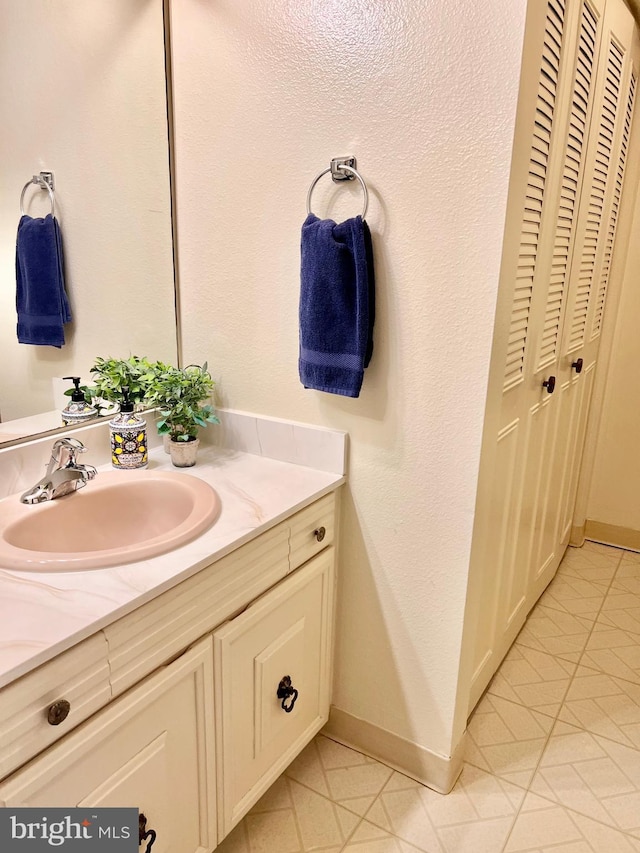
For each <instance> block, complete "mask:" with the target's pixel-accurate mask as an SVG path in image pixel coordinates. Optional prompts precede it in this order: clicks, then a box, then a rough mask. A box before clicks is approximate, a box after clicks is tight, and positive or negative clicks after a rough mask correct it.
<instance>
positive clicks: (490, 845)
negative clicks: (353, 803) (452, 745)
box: [382, 764, 525, 853]
mask: <svg viewBox="0 0 640 853" xmlns="http://www.w3.org/2000/svg"><path fill="white" fill-rule="evenodd" d="M420 796H421V798H422V802H423V804H424V806H425V808H426V810H427V813H428V815H429V818H430V819H431V822H432V824H433V825H434V826H435V828H436V833H437V835H438V838H439V839H440V842H441V844H442V846H443V847H444V849H445V850H446V851H447V853H494V851H499V850H502V847H503V845H504V842H505V841H506V838H507V835H508V834H509V830H510V829H511V827H512V826H513V823H514V821H515V818H516V814H517V812H518V809H519V808H520V805H521V804H522V801H523V799H524V796H525V791H524V790H523V789H522V788H518V787H516V786H515V785H510V784H509V783H508V782H505V781H503V780H500V779H498V778H496V777H495V776H493V775H491V774H489V773H485V772H484V771H482V770H479V769H478V768H477V767H473V766H471V765H468V764H467V765H465V766H464V768H463V771H462V774H461V775H460V778H459V779H458V782H457V783H456V786H455V788H454V789H453V791H452V792H451V793H450V794H448V795H447V796H443V795H442V794H438V793H437V792H435V791H431V790H429V789H428V788H422V789H421V791H420ZM382 797H384V792H383V794H382Z"/></svg>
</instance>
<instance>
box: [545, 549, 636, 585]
mask: <svg viewBox="0 0 640 853" xmlns="http://www.w3.org/2000/svg"><path fill="white" fill-rule="evenodd" d="M623 553H624V552H623V551H621V550H620V549H619V548H612V547H610V546H608V545H598V544H596V543H595V542H585V543H584V545H583V546H582V548H567V552H566V554H565V556H564V558H563V560H562V563H561V564H560V568H559V569H558V573H559V574H561V575H571V576H573V577H577V578H581V579H582V580H587V581H599V582H608V581H610V580H611V579H612V578H613V576H614V574H615V572H616V569H617V567H618V565H619V563H620V559H621V557H622V555H623Z"/></svg>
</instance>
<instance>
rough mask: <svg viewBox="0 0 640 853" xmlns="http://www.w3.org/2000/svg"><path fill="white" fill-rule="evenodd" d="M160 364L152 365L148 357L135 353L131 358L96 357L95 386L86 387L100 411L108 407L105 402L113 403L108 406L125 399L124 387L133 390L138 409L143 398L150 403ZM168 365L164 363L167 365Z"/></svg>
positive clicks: (93, 371) (132, 397)
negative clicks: (150, 384) (151, 385)
mask: <svg viewBox="0 0 640 853" xmlns="http://www.w3.org/2000/svg"><path fill="white" fill-rule="evenodd" d="M160 364H161V362H157V363H156V365H153V364H151V362H150V361H149V359H148V358H145V357H144V356H143V357H142V358H141V357H140V356H137V355H131V356H129V358H127V359H122V358H100V357H99V358H96V362H95V364H94V365H93V367H92V368H91V371H90V372H91V373H92V374H93V376H94V382H95V385H93V386H90V387H89V388H87V389H86V393H88V394H89V395H90V397H91V400H92V402H93V405H94V406H96V408H98V409H99V410H100V409H101V408H105V406H104V403H107V404H109V405H108V406H107V408H113V407H114V406H115V405H116V404H117V405H119V404H120V402H121V401H122V389H123V388H128V389H129V399H130V400H131V402H132V403H134V405H136V407H137V408H140V407H141V406H142V404H143V401H144V402H145V403H146V399H145V398H146V395H147V390H148V388H149V383H150V382H151V381H152V380H153V379H154V377H155V375H156V372H157V369H158V368H157V365H160ZM163 366H164V365H163Z"/></svg>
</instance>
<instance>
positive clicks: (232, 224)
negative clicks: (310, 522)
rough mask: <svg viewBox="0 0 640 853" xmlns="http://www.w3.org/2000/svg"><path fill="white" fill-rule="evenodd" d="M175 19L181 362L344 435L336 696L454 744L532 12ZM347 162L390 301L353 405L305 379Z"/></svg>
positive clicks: (380, 285)
mask: <svg viewBox="0 0 640 853" xmlns="http://www.w3.org/2000/svg"><path fill="white" fill-rule="evenodd" d="M171 10H172V31H173V63H174V78H175V79H174V84H175V114H176V151H177V198H178V223H179V243H178V245H179V265H180V277H181V279H180V285H181V303H182V333H183V340H184V355H185V358H186V360H187V361H191V360H193V361H200V360H203V359H208V360H209V363H210V365H211V367H212V369H213V372H214V373H215V374H216V376H217V378H218V380H219V383H220V384H219V388H220V391H221V396H222V401H223V402H224V404H226V405H229V406H233V407H237V408H243V409H248V410H251V411H255V412H259V413H263V414H268V415H275V416H280V417H285V418H293V419H296V420H302V421H307V422H311V423H317V424H324V425H327V426H332V427H336V428H339V429H344V430H347V431H348V432H349V433H350V435H351V462H350V473H349V478H350V483H349V488H348V493H347V495H346V497H345V500H344V513H343V535H342V543H341V546H342V551H341V586H340V592H339V617H338V618H339V624H338V646H337V655H336V681H335V690H334V703H335V705H337V706H338V707H339V708H341V709H343V710H345V711H347V712H349V713H350V714H354V715H356V716H358V717H362V718H364V719H366V720H368V721H370V722H372V723H373V724H375V725H377V726H380V727H382V728H385V729H387V730H389V731H392V732H394V733H396V734H398V735H400V736H402V737H404V738H407V739H409V740H411V741H413V742H416V743H418V744H420V745H422V746H424V747H426V748H428V749H430V750H432V751H434V752H437V753H440V754H444V755H448V754H449V753H450V751H451V748H452V741H453V740H455V739H456V738H457V737H458V736H459V734H460V733H459V732H457V733H454V732H453V730H452V729H453V713H454V702H455V688H456V679H457V672H458V663H459V656H460V640H461V632H462V620H463V611H464V602H465V592H466V583H467V570H468V561H469V551H470V541H471V531H472V523H473V515H474V500H475V489H476V477H477V470H478V459H479V450H480V439H481V431H482V421H483V409H484V399H485V393H486V380H487V371H488V362H489V352H490V344H491V336H492V325H493V315H494V308H495V296H496V287H497V282H498V272H499V264H500V251H501V240H502V232H503V224H504V221H503V220H504V210H505V201H506V191H507V184H508V178H509V161H510V151H511V142H512V135H513V125H514V116H515V105H516V98H517V89H518V76H519V63H520V54H521V46H522V37H523V26H524V13H525V0H518V2H513V0H487V2H485V3H481V4H480V3H477V2H471V0H457V2H452V0H429V2H427V0H412V2H409V0H387V2H384V3H371V2H365V0H339V2H337V0H332V2H325V3H317V2H315V0H283V2H279V3H276V4H274V3H273V2H270V1H269V0H252V2H249V0H216V2H215V3H210V2H203V0H172V2H171ZM346 154H354V155H356V156H357V158H358V167H359V170H360V171H361V173H362V175H363V176H364V177H365V179H366V180H367V182H368V185H369V188H370V193H371V203H370V208H369V213H368V216H367V220H368V222H369V224H370V226H371V230H372V233H373V239H374V246H375V261H376V272H377V294H378V296H377V321H376V330H375V352H374V356H373V361H372V363H371V366H370V367H369V369H368V370H367V371H366V373H365V380H364V387H363V391H362V394H361V397H360V398H359V399H357V400H351V399H346V398H340V397H336V396H331V395H327V394H323V393H319V392H314V391H308V390H304V389H303V388H302V386H301V385H300V383H299V380H298V376H297V355H298V326H297V310H298V292H299V233H300V226H301V224H302V221H303V219H304V216H305V199H306V193H307V189H308V187H309V184H310V182H311V180H312V179H313V177H314V176H315V175H316V173H317V172H319V171H320V170H321V169H323V168H326V166H327V165H328V163H329V160H330V159H331V157H335V156H342V155H346ZM360 206H361V196H360V194H359V191H358V188H357V186H354V187H348V188H345V187H339V188H335V189H334V187H333V185H332V183H331V181H330V179H329V178H324V179H323V182H322V183H321V184H320V185H319V186H318V189H317V192H316V193H315V194H314V205H313V207H314V212H316V213H318V214H319V215H321V216H331V217H332V218H335V219H342V218H345V217H346V216H349V215H355V213H357V212H359V211H360Z"/></svg>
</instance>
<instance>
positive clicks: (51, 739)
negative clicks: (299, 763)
mask: <svg viewBox="0 0 640 853" xmlns="http://www.w3.org/2000/svg"><path fill="white" fill-rule="evenodd" d="M335 503H336V497H335V494H333V493H332V494H329V495H326V496H325V497H323V498H321V499H320V500H318V501H316V502H315V503H314V504H311V505H310V506H309V507H307V508H305V509H303V510H301V511H300V512H298V513H296V514H295V515H293V516H292V517H291V518H289V519H286V520H284V521H282V522H280V523H279V524H278V525H276V526H275V527H273V528H272V529H270V530H268V531H266V532H265V533H263V534H261V535H260V536H258V537H256V538H255V539H254V540H252V541H250V542H248V543H247V544H245V545H243V546H241V547H239V548H237V549H236V550H235V551H233V552H231V553H230V554H227V555H226V556H224V557H222V558H221V559H219V560H217V561H216V562H215V563H213V564H211V565H210V566H208V567H206V568H204V569H202V570H201V571H199V572H198V573H197V574H195V575H193V576H192V577H190V578H189V579H187V580H185V581H183V582H182V583H180V584H178V585H177V586H176V587H174V588H173V589H170V590H168V591H166V592H164V593H162V594H161V595H159V596H157V597H156V598H154V599H153V600H151V601H149V602H147V603H146V604H143V605H142V606H141V607H139V608H138V609H137V610H135V611H133V612H132V613H130V614H128V615H127V616H125V617H123V618H121V619H119V620H117V621H116V622H114V623H112V624H111V625H109V626H107V627H106V628H104V629H103V630H102V631H99V632H98V633H97V634H95V635H94V636H93V637H90V638H89V639H87V640H85V641H83V642H82V643H79V644H78V645H77V646H75V647H74V648H73V649H71V650H69V651H68V652H65V653H64V654H63V655H60V656H59V657H58V658H54V659H53V660H51V661H49V662H48V663H46V664H43V666H41V667H40V668H39V669H37V670H35V671H34V672H31V673H29V674H28V675H25V676H23V678H21V679H19V680H18V681H16V682H14V683H13V684H11V685H9V686H8V687H7V688H5V689H4V690H2V691H0V721H5V725H4V726H3V725H2V724H1V723H0V736H2V737H1V739H2V742H0V778H1V777H2V776H6V778H5V779H4V781H2V782H0V805H5V806H51V807H53V806H60V807H64V806H77V805H78V806H86V807H88V808H91V807H96V808H97V807H102V806H129V807H136V808H138V809H140V811H141V812H143V813H144V814H145V816H146V818H147V828H149V829H153V830H154V831H155V832H156V834H157V840H156V842H155V843H154V845H153V853H172V851H180V853H196V851H198V853H210V851H213V850H215V847H216V845H217V843H219V842H220V841H221V840H222V839H223V838H224V837H225V836H226V835H227V834H228V833H229V832H230V831H231V829H232V828H233V826H235V824H236V823H237V822H238V821H239V820H240V819H241V818H242V816H243V815H244V814H245V813H246V812H247V811H248V809H249V808H250V807H251V806H252V805H253V804H254V803H255V802H256V801H257V800H258V799H259V797H260V796H261V795H262V794H263V793H264V792H265V791H266V789H267V788H268V786H269V785H270V784H271V783H272V782H273V781H274V780H275V779H276V778H277V776H278V775H279V774H280V773H281V772H282V771H283V770H284V769H285V767H286V766H287V764H288V763H289V762H290V761H292V760H293V758H294V757H295V756H296V755H297V754H298V753H299V752H300V750H301V749H302V748H303V747H304V746H305V745H306V744H307V743H308V742H309V741H310V740H311V738H312V737H313V736H314V735H315V734H316V732H318V731H319V729H320V728H321V727H322V726H323V725H324V723H325V722H326V720H327V717H328V712H329V701H330V683H331V644H332V626H333V601H334V595H335V592H334V587H335V584H334V561H335V556H334V548H333V541H334V536H335V514H336V506H335ZM61 661H62V662H63V663H65V661H66V663H65V665H64V666H62V665H61ZM75 661H82V662H83V664H84V671H86V673H87V676H86V677H83V678H81V679H79V680H80V682H81V684H82V685H84V686H83V689H82V690H81V689H80V687H79V686H78V685H77V684H76V682H75V681H73V680H71V681H68V683H66V682H64V680H63V679H61V680H60V683H59V685H58V686H56V684H55V679H56V678H58V677H60V676H61V675H62V674H64V673H66V672H67V671H68V669H69V666H70V664H71V665H73V664H74V662H75ZM92 661H93V664H92ZM285 676H289V677H290V678H291V681H292V685H293V686H292V689H294V688H295V689H296V690H297V691H298V694H297V698H295V701H292V700H293V696H288V697H285V700H284V706H285V707H284V708H283V707H282V702H283V700H282V698H278V696H277V692H278V686H279V684H280V682H281V680H282V679H283V678H284V677H285ZM77 680H78V679H76V681H77ZM65 688H68V689H72V688H73V689H75V690H76V693H77V696H78V700H76V698H74V696H73V695H72V694H70V693H69V694H67V698H68V701H69V702H70V705H71V709H70V713H69V718H68V719H69V722H68V723H67V724H66V725H67V731H65V724H64V723H63V724H61V725H58V726H51V725H49V724H48V723H47V713H50V711H49V709H50V707H51V705H50V703H53V704H56V702H57V701H58V700H62V701H64V700H65V698H66V697H65ZM79 699H81V702H80V701H79ZM291 705H293V707H292V708H291ZM19 706H20V707H19ZM97 708H100V709H101V710H97V712H96V713H94V711H95V710H96V709H97ZM286 708H290V709H291V710H289V711H287V710H286ZM25 709H26V711H28V713H25ZM91 713H93V716H89V715H90V714H91ZM9 715H12V716H13V718H14V719H15V720H17V722H16V723H15V726H14V730H15V731H13V732H12V729H11V727H10V726H7V724H6V720H7V717H8V716H9ZM71 726H74V728H73V730H72V731H68V730H69V728H70V727H71ZM10 732H12V741H11V742H13V741H15V743H16V745H14V746H13V747H12V746H11V742H10V740H9V738H5V735H6V734H9V733H10ZM67 732H68V733H67ZM16 733H17V734H16ZM18 735H20V737H19V738H18V739H17V740H16V738H17V736H18ZM49 744H51V745H49ZM47 747H48V748H47ZM43 749H44V752H43V751H42V750H43ZM12 771H13V772H12ZM10 772H12V775H8V776H7V773H10ZM143 845H144V842H143ZM141 849H145V848H144V846H142V847H141Z"/></svg>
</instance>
